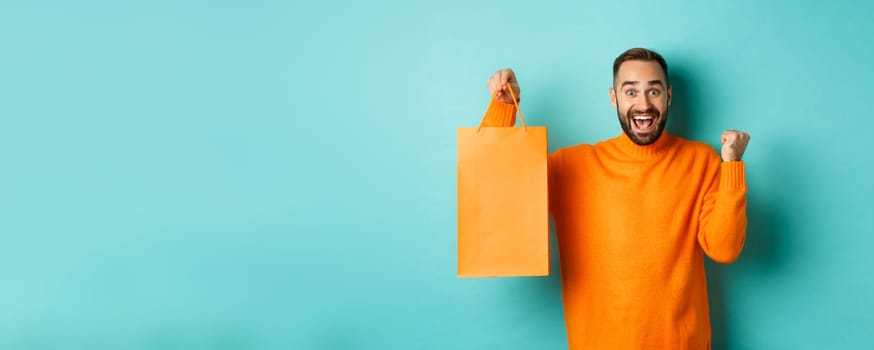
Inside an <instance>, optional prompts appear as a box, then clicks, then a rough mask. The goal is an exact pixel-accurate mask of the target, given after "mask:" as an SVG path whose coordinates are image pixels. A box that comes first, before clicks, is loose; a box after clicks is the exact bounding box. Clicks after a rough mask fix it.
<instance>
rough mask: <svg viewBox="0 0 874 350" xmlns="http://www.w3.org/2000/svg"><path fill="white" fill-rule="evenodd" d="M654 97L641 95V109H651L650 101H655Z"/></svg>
mask: <svg viewBox="0 0 874 350" xmlns="http://www.w3.org/2000/svg"><path fill="white" fill-rule="evenodd" d="M655 98H656V97H655V96H650V95H649V94H643V107H645V108H647V109H649V108H652V107H653V103H652V100H653V99H655Z"/></svg>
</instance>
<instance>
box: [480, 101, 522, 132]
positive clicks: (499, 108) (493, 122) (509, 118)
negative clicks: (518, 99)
mask: <svg viewBox="0 0 874 350" xmlns="http://www.w3.org/2000/svg"><path fill="white" fill-rule="evenodd" d="M483 119H484V120H485V121H484V122H483V126H513V125H516V105H514V104H512V103H504V102H501V101H498V100H497V99H494V98H493V99H492V103H491V104H489V109H488V110H487V111H486V115H485V117H483Z"/></svg>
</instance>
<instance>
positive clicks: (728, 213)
mask: <svg viewBox="0 0 874 350" xmlns="http://www.w3.org/2000/svg"><path fill="white" fill-rule="evenodd" d="M719 171H720V173H719V188H718V189H717V191H716V194H715V198H711V199H710V204H709V205H708V208H705V210H704V212H703V217H702V229H701V231H700V232H699V237H698V241H699V243H700V244H701V248H702V249H703V250H704V252H705V253H707V255H708V256H710V258H711V259H713V260H714V261H717V262H720V263H731V262H733V261H735V260H736V259H737V257H738V256H739V255H740V253H741V250H742V249H743V245H744V241H745V240H746V229H747V214H746V208H747V201H746V181H745V170H744V163H743V162H739V161H737V162H723V163H721V165H720V170H719Z"/></svg>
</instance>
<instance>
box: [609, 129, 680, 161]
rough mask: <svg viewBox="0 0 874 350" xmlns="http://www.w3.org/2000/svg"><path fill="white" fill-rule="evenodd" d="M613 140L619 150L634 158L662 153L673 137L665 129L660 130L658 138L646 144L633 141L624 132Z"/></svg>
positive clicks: (644, 157) (645, 157)
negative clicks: (660, 133)
mask: <svg viewBox="0 0 874 350" xmlns="http://www.w3.org/2000/svg"><path fill="white" fill-rule="evenodd" d="M614 140H615V141H616V145H617V147H619V150H620V151H622V152H623V153H625V154H628V155H630V156H631V157H633V158H635V159H648V158H652V157H653V156H656V155H658V154H661V153H664V151H665V150H666V149H668V148H669V147H670V145H671V144H672V143H673V140H674V137H673V136H672V135H669V134H668V132H667V130H665V131H663V132H662V135H661V136H659V138H658V140H656V141H655V142H653V143H651V144H649V145H646V146H641V145H638V144H636V143H634V141H632V140H631V138H629V137H628V135H626V134H625V133H624V132H623V133H622V134H621V135H619V137H616V138H615V139H614Z"/></svg>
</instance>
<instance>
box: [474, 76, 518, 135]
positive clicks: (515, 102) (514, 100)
mask: <svg viewBox="0 0 874 350" xmlns="http://www.w3.org/2000/svg"><path fill="white" fill-rule="evenodd" d="M507 90H509V91H510V97H512V98H513V104H515V105H516V113H519V120H521V121H522V127H523V128H525V132H528V125H526V124H525V117H523V116H522V109H521V108H519V101H517V100H516V93H515V92H513V87H512V86H510V83H509V82H508V83H507ZM497 94H498V90H495V92H492V99H493V100H494V99H495V96H496V95H497ZM485 123H486V116H485V115H484V116H483V120H482V121H480V122H479V127H478V128H476V132H479V129H482V127H483V124H485Z"/></svg>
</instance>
